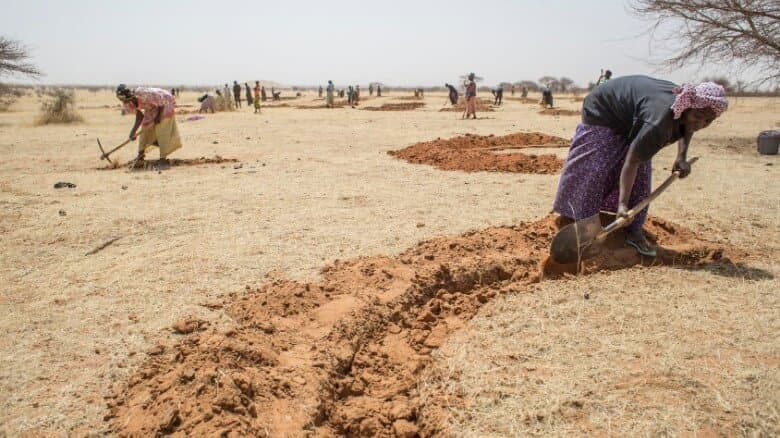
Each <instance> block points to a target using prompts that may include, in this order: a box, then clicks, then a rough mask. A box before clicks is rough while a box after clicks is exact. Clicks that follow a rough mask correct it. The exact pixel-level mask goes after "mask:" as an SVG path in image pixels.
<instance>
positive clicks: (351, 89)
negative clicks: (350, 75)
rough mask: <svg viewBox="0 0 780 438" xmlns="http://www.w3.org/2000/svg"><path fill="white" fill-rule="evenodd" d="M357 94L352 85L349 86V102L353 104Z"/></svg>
mask: <svg viewBox="0 0 780 438" xmlns="http://www.w3.org/2000/svg"><path fill="white" fill-rule="evenodd" d="M354 95H355V90H354V89H353V88H352V85H350V86H349V87H347V104H349V105H352V101H353V98H354Z"/></svg>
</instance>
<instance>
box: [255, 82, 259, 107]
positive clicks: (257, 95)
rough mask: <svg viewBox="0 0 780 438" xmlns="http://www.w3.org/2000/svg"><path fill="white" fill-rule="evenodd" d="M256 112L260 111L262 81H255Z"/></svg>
mask: <svg viewBox="0 0 780 438" xmlns="http://www.w3.org/2000/svg"><path fill="white" fill-rule="evenodd" d="M254 91H255V99H254V100H255V114H257V113H259V112H260V81H255V89H254Z"/></svg>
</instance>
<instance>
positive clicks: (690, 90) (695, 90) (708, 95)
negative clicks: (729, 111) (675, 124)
mask: <svg viewBox="0 0 780 438" xmlns="http://www.w3.org/2000/svg"><path fill="white" fill-rule="evenodd" d="M674 94H676V95H677V96H676V97H675V99H674V103H673V104H672V111H674V118H675V119H679V118H680V117H681V116H682V113H683V111H685V110H687V109H689V108H710V109H711V110H713V111H714V112H715V117H719V116H720V115H721V114H723V112H724V111H726V108H728V107H729V101H728V100H726V90H724V89H723V87H721V86H720V85H718V84H716V83H714V82H702V83H701V84H698V85H694V84H683V86H682V87H676V88H675V89H674Z"/></svg>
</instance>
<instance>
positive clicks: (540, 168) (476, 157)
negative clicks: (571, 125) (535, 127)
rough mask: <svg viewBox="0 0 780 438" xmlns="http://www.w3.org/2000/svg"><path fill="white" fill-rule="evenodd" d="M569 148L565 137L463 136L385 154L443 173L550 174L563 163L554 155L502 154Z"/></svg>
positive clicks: (532, 134)
mask: <svg viewBox="0 0 780 438" xmlns="http://www.w3.org/2000/svg"><path fill="white" fill-rule="evenodd" d="M568 145H569V141H568V140H566V139H564V138H561V137H555V136H552V135H547V134H542V133H538V132H518V133H514V134H508V135H501V136H495V135H492V134H491V135H473V134H466V135H463V136H459V137H454V138H449V139H441V138H437V139H436V140H432V141H424V142H420V143H415V144H413V145H410V146H407V147H405V148H403V149H401V150H397V151H389V152H388V154H389V155H391V156H393V157H396V158H400V159H403V160H406V161H408V162H410V163H412V164H428V165H431V166H434V167H437V168H439V169H443V170H461V171H465V172H478V171H489V172H519V173H540V174H553V173H558V172H559V171H560V170H561V168H562V167H563V160H561V159H560V158H558V157H556V156H555V155H552V154H539V155H537V154H533V153H520V152H511V153H505V152H507V151H511V150H514V149H518V150H529V151H530V150H533V148H550V147H567V146H568Z"/></svg>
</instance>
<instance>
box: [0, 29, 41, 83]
mask: <svg viewBox="0 0 780 438" xmlns="http://www.w3.org/2000/svg"><path fill="white" fill-rule="evenodd" d="M29 59H30V55H29V53H28V51H27V48H26V47H24V46H23V45H22V44H21V43H20V42H19V41H15V40H12V39H8V38H6V37H2V36H0V76H6V75H9V74H14V73H21V74H24V75H28V76H33V77H37V76H40V75H41V72H40V70H38V67H36V66H35V65H34V64H32V63H30V62H28V60H29Z"/></svg>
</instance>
